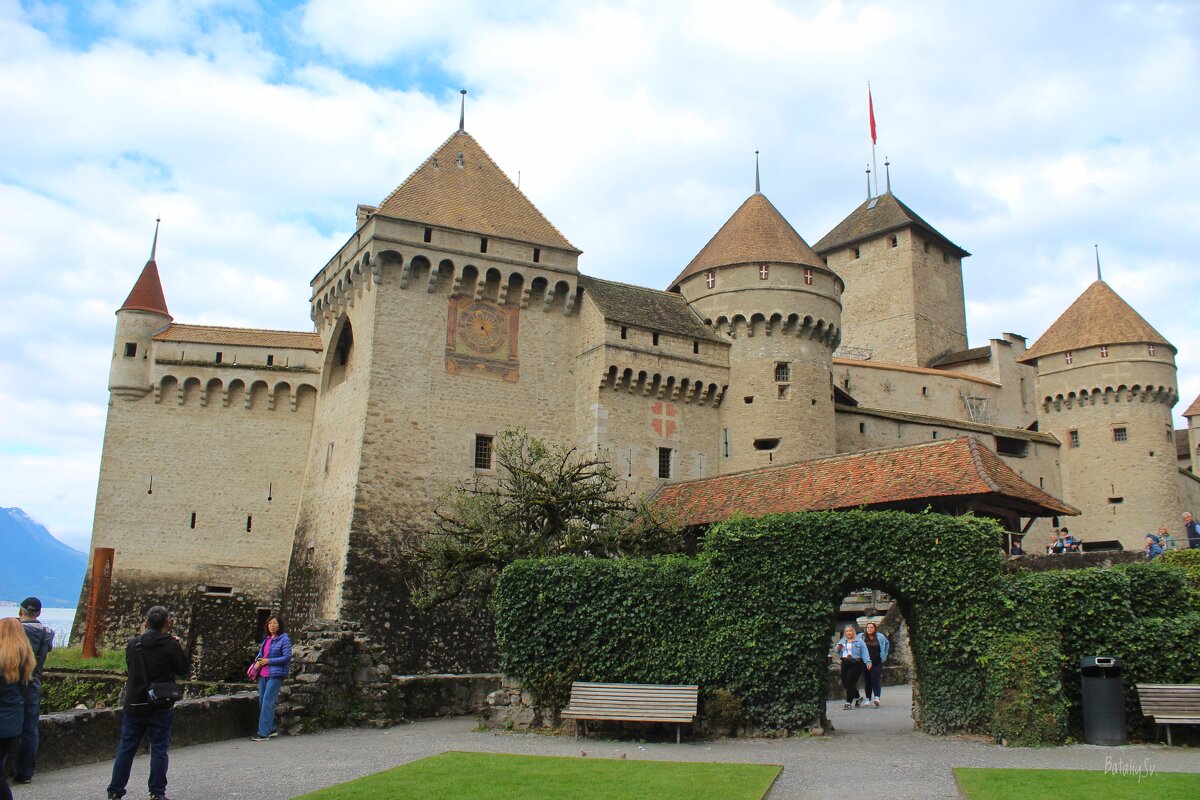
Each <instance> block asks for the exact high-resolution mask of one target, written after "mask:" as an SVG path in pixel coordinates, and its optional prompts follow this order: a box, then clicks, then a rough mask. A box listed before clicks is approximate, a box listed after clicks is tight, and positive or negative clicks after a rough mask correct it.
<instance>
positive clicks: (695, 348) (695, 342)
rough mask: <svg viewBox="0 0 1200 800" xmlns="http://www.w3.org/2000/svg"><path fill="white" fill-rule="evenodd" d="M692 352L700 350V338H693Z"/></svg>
mask: <svg viewBox="0 0 1200 800" xmlns="http://www.w3.org/2000/svg"><path fill="white" fill-rule="evenodd" d="M692 352H693V353H699V352H700V341H699V340H698V339H692Z"/></svg>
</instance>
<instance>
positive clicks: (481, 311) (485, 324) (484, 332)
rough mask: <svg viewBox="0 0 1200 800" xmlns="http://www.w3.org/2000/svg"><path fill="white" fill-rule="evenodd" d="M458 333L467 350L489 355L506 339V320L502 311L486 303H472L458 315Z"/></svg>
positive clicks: (501, 345) (502, 344)
mask: <svg viewBox="0 0 1200 800" xmlns="http://www.w3.org/2000/svg"><path fill="white" fill-rule="evenodd" d="M457 327H458V335H459V337H460V339H461V341H462V343H463V344H464V345H465V346H466V347H467V349H468V350H470V351H471V352H474V353H480V354H484V355H490V354H492V353H495V352H496V351H498V350H499V349H500V348H501V347H503V346H504V343H505V342H506V341H507V339H508V320H507V318H506V317H505V315H504V312H503V311H502V310H501V309H499V308H497V307H496V306H492V305H488V304H487V303H472V304H471V305H469V306H467V307H466V308H464V309H463V310H462V311H461V312H459V315H458V326H457Z"/></svg>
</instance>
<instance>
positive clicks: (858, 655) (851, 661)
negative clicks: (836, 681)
mask: <svg viewBox="0 0 1200 800" xmlns="http://www.w3.org/2000/svg"><path fill="white" fill-rule="evenodd" d="M843 634H844V635H843V636H842V638H841V639H838V643H837V644H836V645H835V646H834V652H835V653H837V657H838V659H839V660H840V661H841V664H842V686H843V687H845V689H846V704H845V705H844V706H842V708H843V709H845V710H848V709H849V708H850V707H851V705H852V704H853V705H854V706H859V705H862V696H861V695H860V694H859V693H858V676H859V675H862V671H863V668H864V667H866V666H869V665H870V663H871V654H870V652H868V651H867V646H866V645H865V644H863V641H862V639H860V638H858V631H856V630H854V626H853V625H847V626H846V629H845V631H843Z"/></svg>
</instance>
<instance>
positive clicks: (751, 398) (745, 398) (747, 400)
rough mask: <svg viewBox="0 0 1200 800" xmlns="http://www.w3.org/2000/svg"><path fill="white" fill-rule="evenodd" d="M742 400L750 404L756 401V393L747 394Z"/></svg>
mask: <svg viewBox="0 0 1200 800" xmlns="http://www.w3.org/2000/svg"><path fill="white" fill-rule="evenodd" d="M742 402H743V403H745V404H746V405H750V404H751V403H753V402H754V395H747V396H746V397H743V398H742Z"/></svg>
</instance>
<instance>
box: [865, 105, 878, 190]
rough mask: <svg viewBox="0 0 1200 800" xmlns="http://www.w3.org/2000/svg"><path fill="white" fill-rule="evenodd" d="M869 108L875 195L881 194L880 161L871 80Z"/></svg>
mask: <svg viewBox="0 0 1200 800" xmlns="http://www.w3.org/2000/svg"><path fill="white" fill-rule="evenodd" d="M867 108H868V110H869V112H870V115H871V171H872V172H874V173H875V196H876V197H878V196H879V162H878V160H876V158H875V101H874V99H873V98H872V97H871V82H870V81H867Z"/></svg>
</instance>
